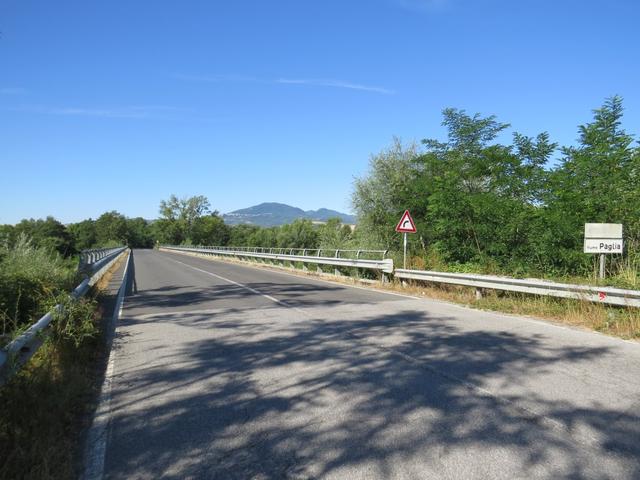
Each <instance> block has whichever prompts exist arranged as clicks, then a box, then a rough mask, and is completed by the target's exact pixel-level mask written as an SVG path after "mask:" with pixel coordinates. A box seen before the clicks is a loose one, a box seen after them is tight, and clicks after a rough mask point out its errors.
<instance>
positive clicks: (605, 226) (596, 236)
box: [584, 223, 623, 253]
mask: <svg viewBox="0 0 640 480" xmlns="http://www.w3.org/2000/svg"><path fill="white" fill-rule="evenodd" d="M622 250H623V243H622V224H621V223H585V224H584V253H622Z"/></svg>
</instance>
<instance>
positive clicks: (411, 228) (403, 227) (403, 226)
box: [396, 210, 418, 233]
mask: <svg viewBox="0 0 640 480" xmlns="http://www.w3.org/2000/svg"><path fill="white" fill-rule="evenodd" d="M417 231H418V230H417V229H416V224H415V223H414V222H413V218H411V214H410V213H409V210H405V211H404V213H403V214H402V218H401V219H400V221H399V222H398V225H396V232H400V233H416V232H417Z"/></svg>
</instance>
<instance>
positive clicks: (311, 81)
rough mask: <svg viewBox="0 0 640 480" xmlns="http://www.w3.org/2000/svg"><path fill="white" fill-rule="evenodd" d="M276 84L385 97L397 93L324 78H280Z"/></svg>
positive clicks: (386, 89)
mask: <svg viewBox="0 0 640 480" xmlns="http://www.w3.org/2000/svg"><path fill="white" fill-rule="evenodd" d="M276 83H284V84H289V85H311V86H314V87H332V88H346V89H349V90H362V91H365V92H375V93H382V94H384V95H393V94H395V93H396V92H395V91H394V90H389V89H388V88H383V87H376V86H372V85H361V84H359V83H351V82H344V81H342V80H331V79H322V78H279V79H278V80H276Z"/></svg>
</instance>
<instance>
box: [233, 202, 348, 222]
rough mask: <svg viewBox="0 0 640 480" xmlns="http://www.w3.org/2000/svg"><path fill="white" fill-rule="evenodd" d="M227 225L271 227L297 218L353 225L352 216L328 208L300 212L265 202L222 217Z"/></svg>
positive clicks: (280, 204) (299, 209)
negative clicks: (335, 221) (338, 220)
mask: <svg viewBox="0 0 640 480" xmlns="http://www.w3.org/2000/svg"><path fill="white" fill-rule="evenodd" d="M222 218H223V219H224V221H225V223H227V224H228V225H239V224H243V223H244V224H251V225H258V226H261V227H273V226H277V225H284V224H287V223H291V222H293V221H294V220H297V219H299V218H306V219H308V220H312V221H318V222H326V221H327V220H329V219H330V218H339V219H340V220H342V222H343V223H348V224H354V223H355V222H356V218H355V217H354V216H353V215H347V214H346V213H341V212H337V211H335V210H330V209H328V208H320V209H318V210H307V211H305V210H302V209H301V208H297V207H292V206H291V205H286V204H284V203H275V202H266V203H261V204H260V205H254V206H253V207H248V208H242V209H240V210H235V211H233V212H229V213H225V214H224V215H222Z"/></svg>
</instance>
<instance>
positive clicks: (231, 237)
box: [0, 195, 352, 257]
mask: <svg viewBox="0 0 640 480" xmlns="http://www.w3.org/2000/svg"><path fill="white" fill-rule="evenodd" d="M351 233H352V232H351V228H350V227H349V226H347V225H343V224H342V223H341V222H340V220H339V219H331V220H329V221H328V222H327V223H326V224H324V225H316V224H313V223H312V222H311V221H310V220H303V219H301V220H296V221H294V222H293V223H291V224H289V225H282V226H278V227H267V228H265V227H258V226H255V225H248V224H245V225H235V226H230V225H227V224H225V223H224V221H223V219H222V217H221V216H220V215H219V213H218V212H217V211H216V210H212V209H211V205H210V203H209V200H208V199H207V197H205V196H202V195H198V196H193V197H186V198H178V197H176V196H175V195H171V196H170V197H169V199H167V200H162V201H161V202H160V207H159V218H158V219H156V220H145V219H144V218H141V217H137V218H128V217H126V216H124V215H122V214H121V213H119V212H116V211H110V212H105V213H103V214H102V215H100V216H99V217H98V218H97V219H96V220H93V219H87V220H83V221H81V222H77V223H71V224H68V225H64V224H62V223H61V222H60V221H58V220H56V219H55V218H53V217H47V218H45V219H37V220H36V219H24V220H22V221H21V222H20V223H18V224H16V225H0V250H2V248H5V249H7V248H12V247H13V246H15V245H16V244H18V243H19V242H20V241H21V239H28V240H29V242H30V243H31V244H32V245H33V246H34V247H36V248H41V249H44V250H47V251H50V252H55V253H58V254H60V255H61V256H63V257H70V256H73V255H75V254H77V253H79V252H80V251H82V250H85V249H89V248H100V247H110V246H118V245H128V246H129V247H131V248H152V247H154V246H155V245H157V244H163V245H217V246H227V245H232V246H253V247H282V248H319V247H320V246H322V247H325V248H340V247H341V246H344V245H345V244H346V243H347V242H348V241H349V240H351ZM0 257H1V252H0Z"/></svg>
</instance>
